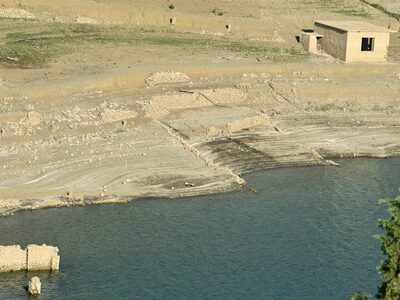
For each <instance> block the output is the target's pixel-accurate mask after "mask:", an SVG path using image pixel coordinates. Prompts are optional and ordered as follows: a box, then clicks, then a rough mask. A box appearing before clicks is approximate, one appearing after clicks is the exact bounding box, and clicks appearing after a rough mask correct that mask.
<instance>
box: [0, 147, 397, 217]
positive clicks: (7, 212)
mask: <svg viewBox="0 0 400 300" xmlns="http://www.w3.org/2000/svg"><path fill="white" fill-rule="evenodd" d="M333 159H335V160H342V159H351V160H357V159H389V160H390V159H400V155H399V156H391V157H376V156H363V157H355V158H354V157H336V158H333ZM316 166H320V167H340V164H338V165H332V164H319V165H308V166H305V165H293V166H285V167H270V168H259V169H254V170H249V171H246V172H245V173H243V174H241V175H244V174H248V173H253V172H262V171H267V170H275V169H281V168H302V167H306V168H307V167H316ZM245 188H248V189H249V190H250V191H251V190H252V188H251V186H248V184H247V182H245V183H244V184H242V185H239V184H238V185H236V186H231V187H226V188H221V189H211V190H208V191H207V190H204V191H201V192H194V191H188V192H187V193H185V194H173V193H171V194H169V195H138V196H132V197H129V196H125V197H120V198H118V197H112V196H109V197H104V198H101V197H97V198H96V197H93V196H91V197H83V199H47V200H30V201H31V204H28V205H25V206H24V207H18V206H16V207H2V206H0V218H4V217H11V216H14V215H15V214H16V213H19V212H22V211H32V212H34V211H36V210H39V209H52V208H71V207H78V206H91V205H119V204H121V205H123V204H128V203H130V202H133V201H141V200H147V199H165V201H168V199H180V198H187V197H190V198H192V197H199V196H207V195H215V194H221V193H229V192H234V191H239V190H240V189H245ZM26 201H28V202H29V200H26ZM41 201H43V202H44V203H40V202H41ZM52 201H55V202H57V203H51V202H52Z"/></svg>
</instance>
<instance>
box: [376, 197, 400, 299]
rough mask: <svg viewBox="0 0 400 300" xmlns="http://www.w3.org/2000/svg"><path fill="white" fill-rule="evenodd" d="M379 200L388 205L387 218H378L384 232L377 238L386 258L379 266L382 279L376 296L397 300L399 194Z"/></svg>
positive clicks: (399, 296)
mask: <svg viewBox="0 0 400 300" xmlns="http://www.w3.org/2000/svg"><path fill="white" fill-rule="evenodd" d="M381 202H382V203H383V204H386V205H388V206H389V219H381V220H379V227H381V228H382V229H383V230H384V233H383V234H381V235H379V236H378V238H379V239H380V241H381V242H382V246H381V248H382V251H383V253H384V254H385V256H386V259H385V260H384V261H382V263H381V265H380V267H379V272H380V273H381V274H382V276H383V279H384V281H383V283H382V285H381V286H380V287H379V290H378V295H377V298H379V299H385V300H398V299H400V196H398V197H397V198H395V199H387V200H382V201H381Z"/></svg>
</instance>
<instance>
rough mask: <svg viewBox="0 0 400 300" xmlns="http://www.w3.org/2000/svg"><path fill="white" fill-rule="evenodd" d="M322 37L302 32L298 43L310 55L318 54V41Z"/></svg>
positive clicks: (313, 33)
mask: <svg viewBox="0 0 400 300" xmlns="http://www.w3.org/2000/svg"><path fill="white" fill-rule="evenodd" d="M322 37H323V36H322V35H321V34H318V33H315V32H307V31H303V32H302V33H301V36H300V43H301V44H302V45H303V47H304V49H306V50H307V51H308V52H310V53H317V52H318V40H319V39H321V38H322Z"/></svg>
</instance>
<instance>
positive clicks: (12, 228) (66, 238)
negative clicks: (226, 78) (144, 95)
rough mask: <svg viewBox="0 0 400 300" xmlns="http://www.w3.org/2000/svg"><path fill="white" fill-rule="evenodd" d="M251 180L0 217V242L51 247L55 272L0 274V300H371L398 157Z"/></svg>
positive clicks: (399, 183) (397, 182) (397, 179)
mask: <svg viewBox="0 0 400 300" xmlns="http://www.w3.org/2000/svg"><path fill="white" fill-rule="evenodd" d="M340 163H341V164H342V167H340V168H336V167H307V168H288V169H275V170H266V171H258V172H254V173H250V174H248V175H247V176H246V180H247V182H248V184H249V186H248V187H252V188H255V189H257V190H258V193H256V194H255V193H252V192H250V191H249V189H248V187H247V188H246V189H243V190H242V191H236V192H231V193H226V194H219V195H210V196H203V197H194V198H183V199H174V200H170V199H148V200H140V201H135V202H132V203H130V204H127V205H112V206H88V207H77V208H70V209H65V208H64V209H48V210H41V211H36V212H21V213H17V214H16V215H15V216H11V217H7V218H0V244H2V245H6V244H21V245H22V246H24V247H25V246H26V245H27V244H29V243H37V244H42V243H46V244H51V245H56V246H58V247H59V248H60V254H61V270H60V272H58V273H51V274H49V273H47V272H42V273H29V274H26V273H25V272H18V273H14V274H2V275H0V299H27V298H28V296H27V294H26V292H25V290H24V288H23V287H24V285H26V283H27V280H28V278H29V277H31V276H33V275H36V274H39V276H40V277H41V279H42V285H43V287H42V295H41V296H40V299H348V298H349V296H350V295H351V294H352V293H354V292H356V291H358V290H361V291H364V292H369V293H371V294H373V295H374V293H375V291H376V287H377V285H378V284H379V282H380V277H379V275H378V274H377V271H376V267H377V265H378V264H379V262H380V260H381V259H382V254H381V251H380V244H379V242H378V241H377V240H375V239H374V238H373V235H374V234H377V233H379V232H380V231H379V228H378V227H377V219H378V218H380V217H385V216H386V208H385V207H382V206H381V205H378V200H379V199H380V198H385V197H393V196H395V195H397V194H398V193H399V190H398V188H399V187H400V172H399V171H400V159H388V160H377V159H358V160H342V161H340Z"/></svg>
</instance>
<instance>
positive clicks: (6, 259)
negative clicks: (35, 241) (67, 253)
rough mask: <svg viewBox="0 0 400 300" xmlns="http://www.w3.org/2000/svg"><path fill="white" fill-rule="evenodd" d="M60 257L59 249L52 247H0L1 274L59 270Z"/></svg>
mask: <svg viewBox="0 0 400 300" xmlns="http://www.w3.org/2000/svg"><path fill="white" fill-rule="evenodd" d="M59 268H60V256H59V255H58V248H57V247H52V246H46V245H42V246H38V245H28V247H27V248H26V249H21V246H18V245H13V246H0V273H4V272H16V271H21V270H28V271H40V270H50V271H53V270H59Z"/></svg>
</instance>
